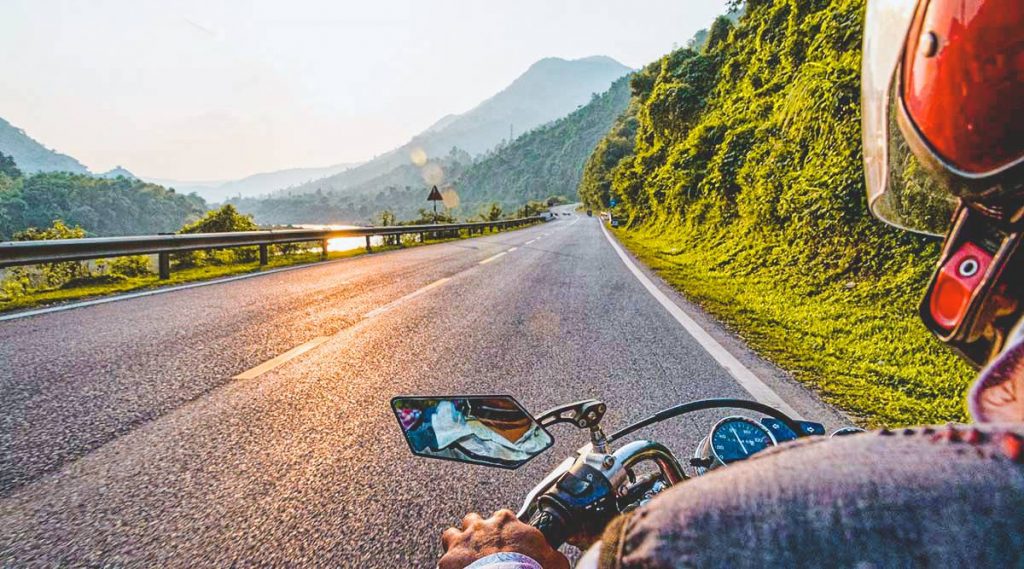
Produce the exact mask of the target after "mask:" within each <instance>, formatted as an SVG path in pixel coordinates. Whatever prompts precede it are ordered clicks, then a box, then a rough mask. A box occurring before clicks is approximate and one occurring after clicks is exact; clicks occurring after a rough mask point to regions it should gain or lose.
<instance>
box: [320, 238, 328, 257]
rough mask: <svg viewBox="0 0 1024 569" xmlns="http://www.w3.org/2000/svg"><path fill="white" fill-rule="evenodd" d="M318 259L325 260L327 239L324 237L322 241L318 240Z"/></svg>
mask: <svg viewBox="0 0 1024 569" xmlns="http://www.w3.org/2000/svg"><path fill="white" fill-rule="evenodd" d="M320 260H321V261H326V260H327V240H326V239H324V240H323V241H321V242H320Z"/></svg>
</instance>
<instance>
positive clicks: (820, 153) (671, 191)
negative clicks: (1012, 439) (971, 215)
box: [579, 0, 968, 421]
mask: <svg viewBox="0 0 1024 569" xmlns="http://www.w3.org/2000/svg"><path fill="white" fill-rule="evenodd" d="M733 4H734V7H735V5H736V4H739V2H733ZM745 9H746V14H745V15H744V16H743V17H742V18H740V19H739V20H738V22H737V23H735V24H734V23H733V22H732V21H730V19H729V18H727V17H724V16H723V17H720V18H719V19H718V20H716V21H715V23H714V25H713V26H712V27H711V29H710V30H709V31H708V33H707V35H706V38H705V42H704V44H703V46H700V45H695V46H694V47H697V48H698V49H693V48H685V49H680V50H677V51H674V52H672V53H670V54H668V55H666V56H665V57H663V58H661V59H660V60H658V61H656V62H653V63H652V64H650V65H648V66H646V67H645V68H644V69H642V70H641V71H639V72H637V73H635V74H634V76H633V78H632V80H631V91H632V101H631V103H630V106H629V109H628V111H627V112H626V113H624V114H623V115H622V116H621V117H620V118H619V119H618V120H617V121H616V124H615V125H614V127H613V128H612V129H611V131H610V132H609V134H608V135H607V136H606V137H605V138H604V139H603V140H602V141H601V142H600V143H599V144H598V145H597V148H596V150H595V152H594V153H593V155H592V156H591V157H590V159H589V160H588V162H587V165H586V167H585V172H584V176H583V180H582V182H581V184H580V187H579V194H580V196H581V198H582V200H583V201H584V202H585V203H587V204H588V205H590V206H593V207H602V208H604V207H608V206H610V205H611V204H612V203H613V202H614V203H615V204H616V205H615V206H614V207H613V208H612V209H613V211H614V213H615V215H617V216H619V217H621V218H622V219H623V220H625V222H626V226H627V227H628V228H629V230H628V231H625V232H624V233H623V237H624V238H625V239H627V240H629V241H631V242H632V243H633V244H634V246H635V250H638V251H640V252H642V253H643V254H644V255H646V256H648V257H649V258H648V260H650V261H651V262H653V263H654V264H655V265H656V266H661V267H662V268H663V269H664V270H667V271H670V273H671V274H672V275H673V277H672V278H676V279H678V280H679V281H686V280H687V279H690V281H691V282H692V283H694V284H693V288H694V290H695V291H696V290H698V289H701V287H704V286H705V285H707V283H710V282H712V280H713V279H715V278H721V279H722V281H721V282H722V283H723V287H726V286H727V285H729V283H735V282H741V281H742V282H748V281H749V282H750V284H751V286H752V287H755V288H756V287H760V288H758V289H756V290H752V293H753V294H754V295H755V296H756V297H757V298H756V299H755V300H753V301H752V302H757V301H758V300H757V299H761V300H760V301H763V299H765V298H769V297H772V295H777V298H778V299H779V301H780V303H782V304H783V306H779V305H773V306H757V305H755V304H751V305H742V304H741V302H740V301H739V300H738V299H737V298H725V296H724V295H722V293H721V290H725V288H722V287H720V290H719V291H712V290H711V288H710V285H707V288H705V289H703V290H705V292H706V294H705V295H704V297H701V293H699V292H698V293H695V295H694V296H696V297H697V299H698V300H701V301H707V302H708V303H714V302H717V303H719V304H720V305H721V306H722V307H723V311H725V312H728V311H732V313H733V314H734V315H735V318H733V322H734V323H736V324H738V325H741V324H742V325H749V326H751V328H750V329H751V331H752V332H751V333H750V335H751V336H755V337H756V336H757V335H763V337H762V338H761V339H760V341H761V344H760V346H761V347H764V348H766V349H767V350H768V351H769V352H770V355H772V356H774V357H776V359H777V360H779V361H783V362H784V363H786V364H787V366H788V367H789V368H790V369H797V370H799V369H801V368H805V369H810V366H809V364H808V363H807V362H808V358H805V357H804V355H805V354H807V353H810V352H811V351H812V350H815V351H816V352H817V353H818V354H825V355H824V356H822V357H827V358H831V359H833V360H835V361H836V365H835V366H834V368H831V369H832V372H834V373H836V374H837V377H829V378H824V377H814V376H805V377H804V379H806V380H807V381H809V382H811V383H812V384H816V385H818V386H819V388H821V389H822V390H823V391H824V392H825V393H826V395H828V394H829V393H831V394H832V396H834V397H836V399H835V401H836V402H839V403H840V404H841V405H842V406H843V407H845V408H847V409H852V410H853V411H855V412H860V413H864V414H865V415H872V416H875V417H878V418H881V419H883V420H884V419H892V420H893V421H900V420H902V418H904V417H906V416H907V415H902V414H901V413H904V412H907V413H909V412H910V411H913V412H914V413H917V415H914V416H915V417H917V418H918V419H919V420H920V417H921V415H920V413H921V411H922V408H921V405H930V406H931V409H929V410H928V413H931V415H927V416H928V417H929V418H937V419H938V420H946V419H948V418H950V417H956V418H960V417H962V416H963V415H962V413H963V407H962V401H963V398H962V391H963V389H964V386H965V378H966V377H968V374H967V372H966V367H965V366H962V365H960V364H958V363H956V362H955V361H954V359H953V358H952V356H948V355H947V354H946V353H945V352H944V351H942V350H941V348H939V347H938V345H937V343H935V342H933V341H932V340H931V339H930V338H929V337H928V334H927V333H926V332H924V330H923V327H921V326H920V324H919V323H917V319H916V316H915V314H916V302H917V300H918V298H919V295H920V292H921V290H922V289H923V287H924V284H925V280H926V278H927V275H928V274H929V272H930V270H931V265H932V260H934V259H935V258H936V256H937V252H938V243H937V242H936V241H935V240H933V239H929V238H926V237H922V236H918V235H913V234H908V233H905V232H901V231H897V230H895V229H893V228H891V227H888V226H886V225H884V224H882V223H881V222H879V221H877V220H876V219H874V218H873V217H872V216H871V215H870V214H869V213H868V210H867V205H866V198H865V190H864V175H863V170H862V166H861V138H860V50H861V38H862V24H863V22H862V18H863V9H864V5H863V1H862V0H748V1H747V2H746V3H745ZM917 182H918V183H921V182H920V180H917ZM702 283H704V284H702ZM747 288H748V289H749V288H750V287H747ZM688 292H689V291H688ZM748 292H751V291H750V290H740V291H738V292H736V294H738V295H742V294H747V293H748ZM715 295H718V296H717V297H716V296H715ZM773 298H774V297H773ZM785 303H793V304H794V305H796V304H802V305H806V310H807V312H806V313H803V314H800V315H799V316H798V315H795V314H794V313H793V312H794V310H793V309H792V308H786V307H785V306H784V304H785ZM831 309H835V311H836V313H837V314H845V315H849V314H863V315H864V316H863V320H861V321H860V322H852V323H847V324H849V325H850V326H851V328H850V329H848V330H845V331H844V330H842V329H841V327H840V325H839V324H838V323H836V322H832V323H830V324H828V325H826V324H825V323H822V322H821V321H820V320H817V319H818V318H824V315H825V314H826V313H828V310H831ZM858 310H860V311H861V312H857V311H858ZM897 321H898V324H894V322H897ZM772 322H774V323H775V324H774V325H772V324H771V323H772ZM784 325H785V326H789V327H788V328H786V327H785V326H784ZM826 328H827V329H828V330H827V333H826ZM755 330H756V334H755V333H754V331H755ZM775 330H786V335H787V337H786V338H782V337H781V336H778V334H779V333H781V332H778V333H777V332H775ZM868 331H870V332H871V334H873V336H872V338H874V340H873V341H871V342H866V343H865V344H862V346H864V347H863V351H862V352H857V351H856V350H854V349H852V348H850V349H847V348H844V347H843V346H844V345H848V346H853V345H856V344H855V341H856V340H857V338H856V336H857V335H860V336H862V337H863V336H866V335H867V332H868ZM844 334H848V335H849V337H848V338H846V337H844ZM848 340H849V341H850V342H853V343H850V344H846V342H847V341H848ZM833 342H834V343H833ZM754 343H755V344H757V341H756V340H755V342H754ZM801 343H803V344H804V345H803V347H802V348H800V349H804V352H801V353H800V354H797V353H796V351H795V350H796V348H793V346H800V345H801ZM867 344H870V345H867ZM875 344H877V347H873V346H874V345H875ZM810 346H813V348H812V347H810ZM773 349H775V350H776V352H775V353H771V350H773ZM844 350H845V351H844ZM936 362H940V363H941V365H943V366H945V369H950V370H953V371H952V373H945V374H943V375H944V376H943V377H942V378H941V379H936V378H935V377H933V376H934V374H933V373H932V369H929V367H933V366H935V365H936ZM830 373H831V372H830ZM844 382H845V383H844ZM839 386H843V387H839ZM844 390H846V391H845V394H844ZM867 393H870V394H871V396H870V397H866V396H865V394H867ZM922 402H927V403H922Z"/></svg>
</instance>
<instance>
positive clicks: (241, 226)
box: [174, 204, 259, 267]
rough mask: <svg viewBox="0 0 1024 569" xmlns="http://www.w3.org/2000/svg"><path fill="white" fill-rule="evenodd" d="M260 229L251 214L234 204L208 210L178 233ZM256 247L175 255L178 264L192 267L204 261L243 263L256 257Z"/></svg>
mask: <svg viewBox="0 0 1024 569" xmlns="http://www.w3.org/2000/svg"><path fill="white" fill-rule="evenodd" d="M257 229H259V226H258V225H256V222H255V221H253V219H252V216H251V215H245V214H241V213H238V210H237V209H235V206H234V205H232V204H224V205H223V206H221V207H220V209H215V210H211V211H208V212H206V215H204V216H203V217H201V218H200V219H197V220H196V221H193V222H192V223H188V224H186V225H185V226H184V227H182V228H181V229H180V230H179V231H178V233H230V232H233V231H255V230H257ZM256 255H257V249H256V248H255V247H238V248H236V249H231V250H228V251H191V252H188V253H178V254H176V255H175V256H174V259H175V261H176V262H177V264H178V266H182V267H190V266H196V265H201V264H204V263H213V264H226V263H231V262H235V261H240V262H243V263H247V262H251V261H254V260H255V259H256Z"/></svg>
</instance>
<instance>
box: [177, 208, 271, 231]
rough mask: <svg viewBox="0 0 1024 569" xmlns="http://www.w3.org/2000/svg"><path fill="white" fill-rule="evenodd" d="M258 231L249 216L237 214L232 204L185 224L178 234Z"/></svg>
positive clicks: (257, 227)
mask: <svg viewBox="0 0 1024 569" xmlns="http://www.w3.org/2000/svg"><path fill="white" fill-rule="evenodd" d="M257 229H259V226H258V225H256V222H255V221H253V219H252V216H251V215H247V214H241V213H238V210H237V209H235V206H234V205H232V204H224V205H223V206H221V207H220V209H214V210H210V211H208V212H206V215H204V216H203V217H201V218H200V219H197V220H196V221H193V222H192V223H188V224H186V225H185V226H184V227H182V228H181V229H180V230H178V233H228V232H231V231H255V230H257Z"/></svg>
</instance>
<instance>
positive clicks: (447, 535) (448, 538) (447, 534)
mask: <svg viewBox="0 0 1024 569" xmlns="http://www.w3.org/2000/svg"><path fill="white" fill-rule="evenodd" d="M460 535H462V532H461V531H459V530H458V529H456V528H448V529H446V530H444V533H442V534H441V545H443V546H444V550H445V551H448V549H449V548H450V547H451V546H452V543H454V542H455V541H456V540H457V539H458V538H459V536H460Z"/></svg>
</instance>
